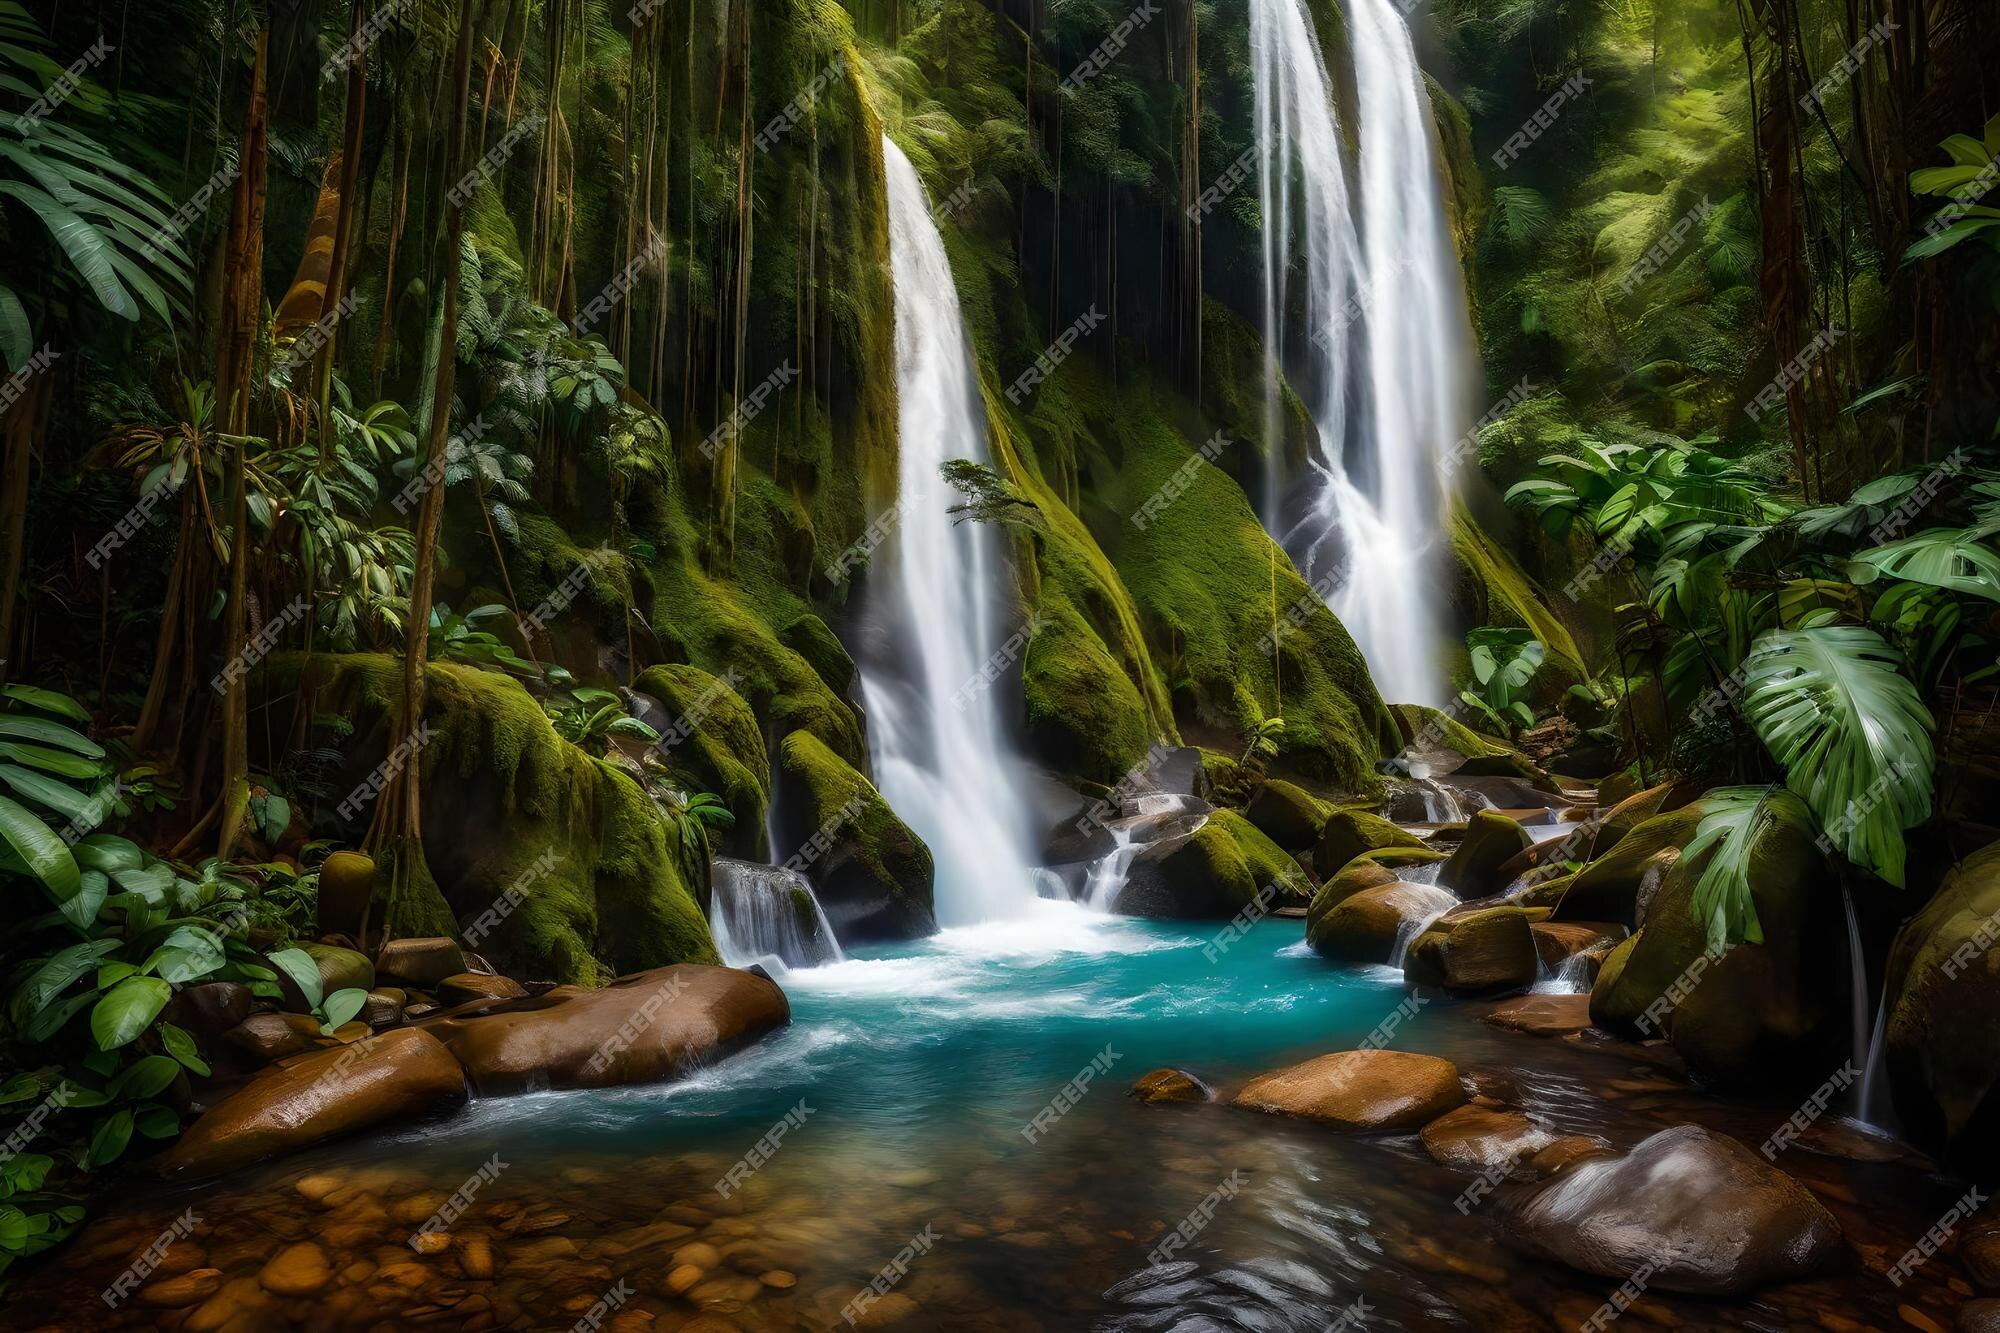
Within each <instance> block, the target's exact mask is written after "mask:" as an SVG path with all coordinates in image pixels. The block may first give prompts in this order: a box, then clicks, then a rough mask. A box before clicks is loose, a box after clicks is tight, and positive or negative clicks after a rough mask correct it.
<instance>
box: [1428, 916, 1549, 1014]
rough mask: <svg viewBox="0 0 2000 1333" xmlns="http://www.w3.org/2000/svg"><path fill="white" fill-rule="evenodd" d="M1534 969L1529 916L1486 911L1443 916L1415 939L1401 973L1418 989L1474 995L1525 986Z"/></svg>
mask: <svg viewBox="0 0 2000 1333" xmlns="http://www.w3.org/2000/svg"><path fill="white" fill-rule="evenodd" d="M1538 967H1539V959H1538V958H1537V956H1536V953H1535V937H1534V935H1533V933H1532V932H1531V931H1530V930H1529V929H1528V914H1527V913H1526V912H1525V911H1523V910H1522V909H1521V908H1518V907H1512V906H1508V907H1487V908H1482V909H1480V910H1478V911H1472V912H1463V913H1460V914H1458V915H1454V916H1447V917H1445V918H1444V919H1443V920H1441V921H1439V922H1437V923H1436V924H1435V925H1433V926H1431V927H1430V928H1429V929H1428V930H1426V931H1425V932H1424V933H1423V934H1422V935H1419V936H1418V937H1417V939H1416V942H1415V943H1413V944H1412V945H1411V946H1410V955H1409V960H1408V962H1407V963H1405V964H1404V967H1403V974H1404V977H1405V978H1406V979H1407V980H1409V981H1410V982H1413V983H1414V984H1416V985H1419V986H1442V987H1444V988H1445V989H1446V990H1450V991H1456V992H1460V993H1477V992H1482V991H1494V990H1508V989H1515V988H1519V987H1522V986H1527V985H1530V984H1532V983H1533V981H1534V980H1535V973H1536V971H1537V969H1538Z"/></svg>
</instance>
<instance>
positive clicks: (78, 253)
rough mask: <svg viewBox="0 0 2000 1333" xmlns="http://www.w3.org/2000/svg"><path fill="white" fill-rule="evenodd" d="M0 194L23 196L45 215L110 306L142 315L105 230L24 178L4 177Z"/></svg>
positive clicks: (78, 268) (52, 232) (54, 233)
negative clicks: (112, 254)
mask: <svg viewBox="0 0 2000 1333" xmlns="http://www.w3.org/2000/svg"><path fill="white" fill-rule="evenodd" d="M0 195H6V196H10V197H12V198H15V199H18V200H20V201H21V202H22V203H24V204H26V205H27V206H28V208H29V210H30V211H32V212H33V213H34V214H35V216H37V217H38V218H40V219H41V221H42V225H43V226H45V227H47V228H48V229H49V234H50V235H51V236H53V237H55V239H56V244H58V245H60V246H61V247H62V248H63V253H64V254H66V255H68V256H69V259H70V262H71V263H72V264H74V265H76V271H77V272H78V273H80V274H82V275H83V280H84V281H85V282H86V283H88V284H89V286H90V290H91V292H92V294H93V295H95V296H96V297H97V300H98V302H99V303H100V304H101V305H103V307H104V308H105V309H106V310H109V311H110V312H111V313H112V314H114V315H120V316H123V317H124V318H126V319H134V320H135V319H137V318H139V307H138V306H137V305H136V304H135V303H134V302H133V300H132V297H131V295H130V294H129V293H128V292H126V290H125V286H124V284H123V283H121V282H120V281H119V280H118V271H117V269H116V268H115V267H113V265H112V263H111V257H110V250H111V242H110V241H109V240H108V239H107V238H106V237H105V235H104V233H103V232H102V231H100V230H98V229H97V228H96V227H94V226H92V225H91V224H90V223H88V222H86V221H84V220H83V219H82V218H80V217H78V216H77V215H76V214H75V213H73V212H71V211H70V210H69V209H67V208H64V207H63V206H62V205H61V204H60V203H58V202H57V201H56V199H55V197H54V196H53V195H50V194H49V193H48V192H47V191H44V190H38V189H36V188H35V187H34V186H32V185H28V184H26V183H24V182H22V181H17V180H0Z"/></svg>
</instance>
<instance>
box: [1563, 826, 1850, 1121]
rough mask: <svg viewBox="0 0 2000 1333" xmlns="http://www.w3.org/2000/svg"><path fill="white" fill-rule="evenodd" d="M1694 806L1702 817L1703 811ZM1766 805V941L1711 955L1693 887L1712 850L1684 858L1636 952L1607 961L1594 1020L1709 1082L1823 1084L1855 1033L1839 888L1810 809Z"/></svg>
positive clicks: (1762, 885) (1762, 874) (1754, 865)
mask: <svg viewBox="0 0 2000 1333" xmlns="http://www.w3.org/2000/svg"><path fill="white" fill-rule="evenodd" d="M1688 808H1689V810H1691V811H1694V812H1696V814H1697V816H1698V812H1699V806H1691V807H1688ZM1766 809H1767V810H1768V811H1769V812H1770V814H1771V818H1770V820H1769V822H1767V823H1766V824H1764V825H1763V826H1762V827H1761V828H1760V830H1759V831H1758V832H1757V834H1756V835H1755V840H1754V841H1753V843H1752V844H1751V847H1750V853H1749V856H1750V864H1749V883H1750V893H1751V898H1752V899H1753V901H1754V902H1755V904H1756V909H1757V920H1758V924H1759V926H1760V927H1761V933H1762V935H1763V940H1762V942H1761V943H1752V942H1748V941H1745V942H1744V943H1740V944H1738V945H1736V946H1735V947H1733V948H1731V949H1729V950H1727V951H1726V952H1724V953H1723V954H1721V956H1719V957H1716V958H1713V959H1708V958H1706V956H1705V952H1706V950H1707V947H1708V924H1707V921H1706V920H1705V919H1703V918H1698V917H1697V916H1696V915H1695V912H1694V887H1695V884H1696V882H1697V881H1698V880H1699V879H1700V877H1701V869H1702V866H1703V865H1704V864H1705V863H1706V861H1707V859H1708V857H1707V856H1704V857H1702V858H1701V860H1700V861H1698V862H1697V861H1690V860H1688V859H1686V858H1682V859H1681V860H1679V861H1678V862H1677V863H1676V864H1675V865H1674V866H1673V868H1672V869H1671V870H1670V871H1669V872H1668V873H1667V876H1666V879H1665V881H1664V882H1663V883H1662V885H1661V887H1660V890H1659V893H1658V894H1657V895H1656V896H1655V897H1654V899H1653V901H1652V903H1651V905H1650V906H1649V907H1648V908H1647V910H1646V917H1645V929H1644V930H1642V931H1640V932H1639V934H1638V935H1637V936H1636V937H1635V941H1634V943H1633V944H1632V946H1631V950H1630V952H1629V953H1627V954H1626V955H1625V957H1624V958H1623V959H1622V960H1619V962H1618V965H1617V966H1616V967H1615V968H1614V967H1612V966H1611V965H1609V964H1607V965H1606V967H1605V968H1604V970H1603V971H1602V972H1600V974H1599V978H1598V983H1597V985H1596V986H1595V987H1594V988H1593V989H1592V1002H1591V1005H1592V1013H1593V1015H1599V1016H1600V1017H1601V1019H1602V1020H1604V1021H1607V1022H1616V1023H1618V1024H1619V1025H1620V1026H1621V1027H1622V1028H1623V1030H1625V1031H1627V1032H1633V1033H1636V1034H1637V1035H1639V1036H1662V1035H1664V1036H1665V1037H1667V1039H1668V1040H1669V1041H1671V1042H1672V1043H1673V1047H1674V1050H1675V1051H1676V1052H1678V1053H1679V1055H1680V1056H1681V1058H1682V1059H1683V1060H1685V1061H1686V1062H1687V1067H1688V1071H1689V1073H1691V1074H1693V1075H1694V1076H1695V1077H1696V1078H1698V1079H1700V1080H1702V1081H1703V1082H1704V1083H1709V1084H1715V1085H1726V1086H1736V1087H1757V1088H1773V1087H1782V1086H1785V1084H1786V1083H1787V1082H1790V1081H1795V1080H1809V1081H1812V1082H1817V1081H1818V1080H1820V1079H1823V1078H1825V1077H1826V1073H1827V1070H1828V1069H1829V1068H1830V1067H1831V1066H1830V1065H1829V1064H1828V1063H1827V1062H1828V1061H1829V1060H1833V1061H1837V1060H1838V1059H1839V1058H1840V1055H1841V1054H1842V1053H1843V1052H1844V1043H1846V1041H1847V1040H1848V1037H1849V1034H1848V1031H1847V1025H1846V1023H1845V1021H1844V1020H1845V1018H1846V1015H1847V1008H1846V1001H1847V998H1848V994H1849V990H1848V960H1847V943H1846V933H1845V927H1844V925H1843V924H1842V922H1843V918H1842V916H1841V913H1840V911H1839V908H1838V905H1837V900H1838V898H1839V895H1840V890H1839V887H1838V885H1837V884H1836V883H1835V882H1834V877H1833V872H1832V870H1831V869H1830V867H1829V866H1828V865H1827V862H1826V858H1825V856H1824V855H1823V854H1822V853H1821V852H1820V850H1819V846H1818V835H1817V832H1816V830H1815V827H1814V825H1813V823H1812V820H1811V817H1810V816H1809V815H1808V814H1807V813H1806V811H1805V807H1804V806H1803V805H1802V804H1800V803H1798V802H1797V801H1795V800H1783V799H1780V800H1774V801H1772V802H1770V803H1769V804H1768V805H1767V807H1766ZM1647 827H1650V825H1642V826H1641V830H1642V831H1643V830H1644V829H1645V828H1647ZM1632 836H1633V838H1634V839H1635V840H1636V839H1637V838H1638V837H1639V836H1640V834H1639V833H1634V834H1633V835H1632ZM1567 902H1568V900H1565V906H1567ZM1614 957H1615V955H1614ZM1600 994H1601V997H1602V998H1601V1001H1600V998H1599V997H1600Z"/></svg>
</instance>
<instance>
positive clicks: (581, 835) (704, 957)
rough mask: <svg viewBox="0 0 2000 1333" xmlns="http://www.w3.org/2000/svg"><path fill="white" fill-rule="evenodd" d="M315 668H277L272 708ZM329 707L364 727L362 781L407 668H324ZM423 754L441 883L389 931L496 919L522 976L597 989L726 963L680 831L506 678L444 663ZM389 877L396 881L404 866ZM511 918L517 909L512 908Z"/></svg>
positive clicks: (501, 946) (373, 660)
mask: <svg viewBox="0 0 2000 1333" xmlns="http://www.w3.org/2000/svg"><path fill="white" fill-rule="evenodd" d="M302 663H303V659H302V658H300V657H297V656H286V657H282V658H277V659H273V661H272V662H270V663H269V664H267V668H266V670H265V672H264V673H263V676H262V685H263V687H264V689H265V691H266V693H267V697H269V698H270V699H272V700H273V701H278V700H284V699H288V698H289V697H290V695H291V694H292V692H293V691H294V689H295V688H296V685H297V681H298V675H299V671H300V668H301V665H302ZM318 670H319V674H318V679H319V682H320V701H319V707H320V710H321V711H322V712H327V713H333V714H335V715H338V716H340V717H344V718H346V719H348V720H349V721H350V722H351V723H352V724H353V727H354V731H353V735H352V740H351V742H350V745H349V747H348V762H347V769H348V773H347V776H348V779H349V781H350V783H352V784H358V783H360V782H361V781H363V780H364V779H366V778H367V777H368V776H369V775H370V774H371V773H372V772H373V771H374V770H375V769H376V768H377V766H378V765H379V764H380V763H381V761H382V759H383V756H384V755H385V754H387V752H388V749H389V744H390V742H389V729H390V725H391V718H392V717H393V715H394V712H395V709H396V701H397V700H399V699H400V697H401V694H402V674H403V668H402V663H401V662H400V661H399V660H397V659H395V658H391V657H389V656H386V655H380V654H358V655H353V656H322V657H320V658H319V659H318ZM425 679H426V682H427V683H426V688H425V691H424V715H423V726H424V727H425V728H426V729H427V732H428V735H429V739H428V741H427V742H426V743H425V744H424V745H423V747H422V749H421V751H420V752H419V760H418V762H419V763H420V764H421V768H422V774H423V801H422V811H423V850H424V857H425V862H426V865H427V868H428V871H429V874H428V877H422V876H420V877H418V879H417V880H416V881H415V882H414V883H413V884H412V887H411V890H410V892H409V894H408V896H407V897H406V898H405V899H404V900H402V901H400V902H392V903H388V904H386V905H385V904H384V903H382V902H381V901H380V900H379V898H378V902H377V904H376V912H377V915H376V917H375V920H377V921H381V920H383V919H384V918H383V916H382V913H383V912H384V911H385V910H386V912H387V925H388V926H389V928H390V929H391V931H392V932H393V933H395V934H398V935H454V936H455V935H457V934H459V931H460V927H461V926H462V925H466V924H470V923H471V922H472V921H474V920H477V919H479V918H481V917H482V916H483V915H486V914H488V913H496V914H497V915H498V921H497V924H494V925H493V926H492V927H491V930H490V932H489V933H486V934H484V936H483V937H482V938H481V939H480V941H479V951H480V953H481V954H483V955H484V956H485V957H487V958H488V959H489V960H491V961H492V963H493V964H494V966H495V967H497V968H499V969H500V970H501V971H502V972H505V973H506V974H508V975H510V976H516V977H522V978H526V979H530V980H554V981H564V982H577V983H583V984H595V983H598V982H602V981H607V980H609V979H610V978H612V977H614V976H619V975H622V974H624V973H627V972H636V971H640V970H642V969H645V968H649V967H661V966H665V965H666V964H669V963H679V962H701V963H713V962H716V961H717V958H716V953H715V945H714V942H713V941H712V940H711V939H710V938H709V933H708V922H707V921H706V920H705V919H704V918H703V916H702V912H701V908H700V906H699V904H698V899H697V888H696V887H695V886H691V885H689V884H688V883H687V882H686V881H685V880H683V878H682V876H681V871H680V869H679V861H678V858H677V856H676V844H675V843H674V841H673V837H674V834H673V830H672V829H671V828H670V826H669V825H668V824H667V822H666V820H665V819H664V818H663V817H662V815H661V814H660V812H659V810H658V808H657V807H656V806H655V805H654V804H653V801H652V798H651V797H649V796H647V795H646V793H645V792H644V791H642V790H641V789H640V787H639V784H638V783H637V782H636V781H635V780H634V779H633V778H632V777H631V775H630V774H628V773H625V772H623V771H621V770H620V769H618V768H616V767H615V766H613V765H612V764H609V763H607V762H605V761H604V760H601V759H593V758H591V757H590V756H589V755H587V754H585V753H584V752H583V751H581V750H579V749H577V748H576V747H575V746H574V745H571V744H570V743H569V742H567V741H565V740H563V739H562V738H561V737H559V736H557V735H556V733H555V731H554V729H553V728H552V727H551V726H550V725H549V720H548V717H547V716H546V715H545V714H544V713H543V712H542V709H541V705H540V704H538V703H537V702H536V701H535V699H534V697H533V696H531V695H530V694H529V693H528V692H527V691H526V690H525V689H523V688H522V687H521V685H520V684H519V683H518V682H517V681H515V680H513V679H512V678H510V677H508V676H504V675H501V674H500V673H498V672H492V671H479V670H475V669H473V668H471V667H465V666H459V665H456V664H453V663H433V664H432V665H431V666H430V668H429V670H428V672H427V674H426V677H425ZM380 879H381V880H382V881H383V882H385V883H387V882H388V881H390V880H391V872H390V868H389V866H387V865H385V866H384V867H383V868H382V872H381V875H380ZM509 904H512V906H511V907H510V906H509Z"/></svg>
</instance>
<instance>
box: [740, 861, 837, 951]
mask: <svg viewBox="0 0 2000 1333" xmlns="http://www.w3.org/2000/svg"><path fill="white" fill-rule="evenodd" d="M708 928H709V932H710V933H711V934H713V935H714V936H715V951H716V952H717V953H719V954H721V955H722V961H723V962H725V963H727V964H729V965H730V966H731V967H748V966H749V965H750V964H752V963H765V964H767V965H768V964H769V963H770V962H771V961H772V960H776V961H777V962H779V963H782V964H783V965H784V966H786V967H788V968H789V967H817V966H818V965H819V964H821V963H837V962H840V961H841V960H842V959H844V958H845V957H846V956H847V955H846V954H844V953H842V952H841V951H840V941H839V940H837V939H836V938H834V934H833V926H832V925H831V924H830V923H829V922H828V921H827V919H826V913H825V912H824V911H823V910H821V908H820V905H819V899H818V898H817V897H815V896H814V895H813V891H812V884H811V882H810V881H808V880H807V879H806V877H805V876H804V875H801V874H800V873H799V872H798V871H796V870H787V869H785V868H784V867H782V866H760V865H755V864H752V863H751V862H749V861H737V860H733V859H731V858H729V857H726V856H718V857H716V858H715V882H714V886H713V889H712V897H711V899H710V902H709V908H708Z"/></svg>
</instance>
